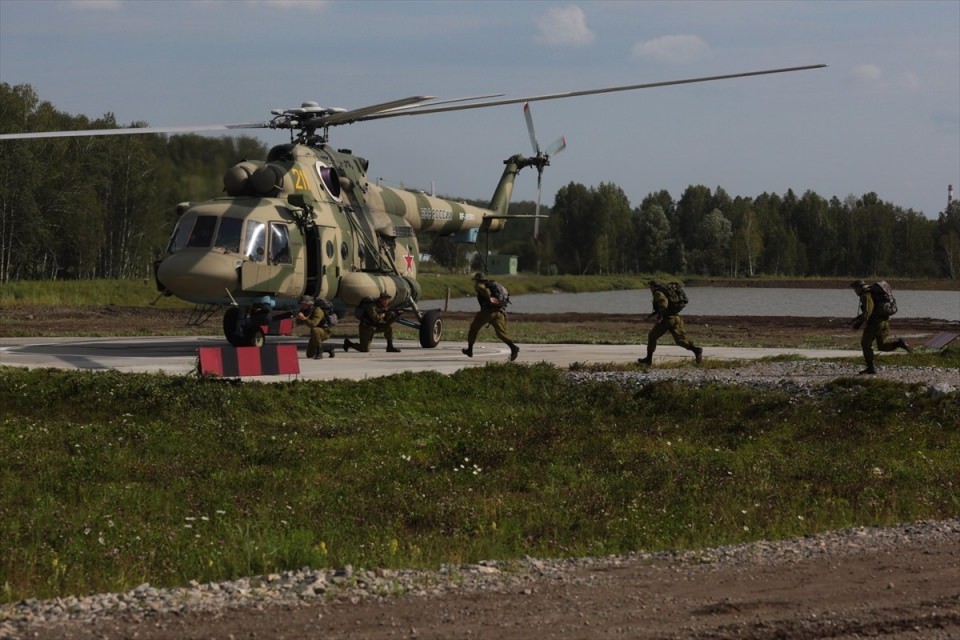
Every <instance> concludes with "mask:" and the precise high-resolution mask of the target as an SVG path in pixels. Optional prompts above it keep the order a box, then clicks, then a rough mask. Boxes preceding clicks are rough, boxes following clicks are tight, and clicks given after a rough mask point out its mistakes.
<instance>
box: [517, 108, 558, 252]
mask: <svg viewBox="0 0 960 640" xmlns="http://www.w3.org/2000/svg"><path fill="white" fill-rule="evenodd" d="M523 117H524V119H526V121H527V133H529V134H530V144H531V145H532V146H533V153H534V157H533V158H531V163H530V164H532V165H534V166H536V167H537V207H536V210H535V211H534V218H533V239H534V240H537V239H538V238H539V237H540V193H541V182H542V179H543V169H544V167H546V166H548V165H549V164H550V157H551V156H555V155H557V154H558V153H560V152H561V151H563V150H564V149H566V148H567V139H566V138H564V137H562V136H561V137H560V138H558V139H557V140H554V141H553V142H552V143H551V144H550V146H549V147H547V149H546V150H545V151H542V150H541V149H540V143H539V142H537V134H536V133H535V132H534V130H533V115H532V114H531V113H530V103H529V102H524V103H523Z"/></svg>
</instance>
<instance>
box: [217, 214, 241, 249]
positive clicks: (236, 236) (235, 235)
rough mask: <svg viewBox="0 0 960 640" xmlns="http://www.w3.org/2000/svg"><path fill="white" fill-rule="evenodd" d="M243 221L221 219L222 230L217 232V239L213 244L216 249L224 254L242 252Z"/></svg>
mask: <svg viewBox="0 0 960 640" xmlns="http://www.w3.org/2000/svg"><path fill="white" fill-rule="evenodd" d="M242 229H243V221H242V220H240V219H238V218H221V219H220V229H218V230H217V239H216V241H215V242H214V243H213V247H214V248H215V249H220V250H222V251H223V252H224V253H239V252H240V231H241V230H242Z"/></svg>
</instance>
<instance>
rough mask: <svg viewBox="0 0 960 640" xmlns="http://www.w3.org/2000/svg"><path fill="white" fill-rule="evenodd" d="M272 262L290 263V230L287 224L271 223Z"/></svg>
mask: <svg viewBox="0 0 960 640" xmlns="http://www.w3.org/2000/svg"><path fill="white" fill-rule="evenodd" d="M270 263H271V264H290V231H289V230H288V229H287V225H285V224H276V223H273V222H271V223H270Z"/></svg>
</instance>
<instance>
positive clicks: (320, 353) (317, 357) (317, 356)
mask: <svg viewBox="0 0 960 640" xmlns="http://www.w3.org/2000/svg"><path fill="white" fill-rule="evenodd" d="M313 359H314V360H323V351H322V350H321V351H317V353H316V354H314V356H313Z"/></svg>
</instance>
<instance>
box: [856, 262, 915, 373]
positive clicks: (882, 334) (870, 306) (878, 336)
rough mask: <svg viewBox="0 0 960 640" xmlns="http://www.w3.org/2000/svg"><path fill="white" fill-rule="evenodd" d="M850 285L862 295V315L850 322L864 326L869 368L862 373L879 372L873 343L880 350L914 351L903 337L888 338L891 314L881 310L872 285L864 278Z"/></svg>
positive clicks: (866, 358)
mask: <svg viewBox="0 0 960 640" xmlns="http://www.w3.org/2000/svg"><path fill="white" fill-rule="evenodd" d="M850 287H851V288H852V289H853V290H854V292H855V293H856V294H857V295H858V296H860V315H858V316H857V317H856V318H854V319H853V320H852V321H851V322H850V324H852V325H853V328H854V329H859V328H860V327H861V326H863V336H861V338H860V348H861V349H862V350H863V359H864V361H865V362H866V363H867V368H866V369H864V370H863V371H861V372H860V374H861V375H863V374H867V375H873V374H875V373H876V372H877V370H876V368H874V366H873V343H874V342H876V343H877V349H879V350H880V351H893V350H895V349H903V350H905V351H906V352H907V353H913V349H911V348H910V345H908V344H907V343H906V341H905V340H903V338H898V339H897V340H887V337H888V336H889V335H890V316H888V315H886V314H884V313H882V312H881V310H880V309H879V308H878V307H877V305H876V304H875V303H874V300H873V293H872V291H871V288H870V285H868V284H867V283H866V282H864V281H863V280H857V281H856V282H851V283H850Z"/></svg>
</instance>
